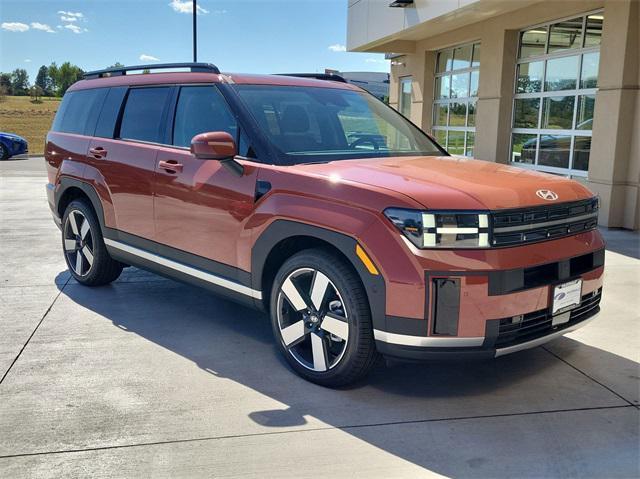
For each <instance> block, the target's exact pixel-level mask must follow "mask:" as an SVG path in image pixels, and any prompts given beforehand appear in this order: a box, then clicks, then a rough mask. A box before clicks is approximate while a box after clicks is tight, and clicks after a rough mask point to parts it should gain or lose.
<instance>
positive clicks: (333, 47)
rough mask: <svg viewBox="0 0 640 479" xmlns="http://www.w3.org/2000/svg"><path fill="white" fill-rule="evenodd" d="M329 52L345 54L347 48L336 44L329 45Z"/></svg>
mask: <svg viewBox="0 0 640 479" xmlns="http://www.w3.org/2000/svg"><path fill="white" fill-rule="evenodd" d="M329 50H331V51H332V52H346V51H347V47H345V46H344V45H340V44H339V43H336V44H334V45H329Z"/></svg>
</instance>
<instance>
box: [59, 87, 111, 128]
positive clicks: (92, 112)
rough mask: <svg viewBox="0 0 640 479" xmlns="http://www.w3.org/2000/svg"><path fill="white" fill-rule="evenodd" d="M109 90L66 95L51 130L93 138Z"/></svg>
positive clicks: (75, 92) (77, 92)
mask: <svg viewBox="0 0 640 479" xmlns="http://www.w3.org/2000/svg"><path fill="white" fill-rule="evenodd" d="M107 90H108V89H107V88H95V89H92V90H79V91H72V92H68V93H66V94H65V96H64V98H63V99H62V103H61V104H60V108H58V112H57V113H56V117H55V119H54V121H53V125H52V127H51V129H52V130H53V131H59V132H62V133H75V134H78V135H88V136H93V133H94V131H95V128H96V123H97V121H98V115H99V114H100V110H101V109H102V104H103V103H104V99H105V97H106V96H107Z"/></svg>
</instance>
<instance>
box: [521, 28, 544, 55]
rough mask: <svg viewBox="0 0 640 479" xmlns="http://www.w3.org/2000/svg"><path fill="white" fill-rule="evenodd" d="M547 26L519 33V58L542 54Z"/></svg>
mask: <svg viewBox="0 0 640 479" xmlns="http://www.w3.org/2000/svg"><path fill="white" fill-rule="evenodd" d="M546 42H547V27H537V28H533V29H531V30H527V31H525V32H522V33H520V55H519V56H520V58H529V57H533V56H536V55H544V48H545V43H546Z"/></svg>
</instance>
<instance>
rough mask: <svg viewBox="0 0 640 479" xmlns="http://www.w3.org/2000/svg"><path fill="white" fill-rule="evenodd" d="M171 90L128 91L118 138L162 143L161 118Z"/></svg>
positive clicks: (165, 88) (166, 88)
mask: <svg viewBox="0 0 640 479" xmlns="http://www.w3.org/2000/svg"><path fill="white" fill-rule="evenodd" d="M170 91H171V88H169V87H159V88H134V89H131V90H129V95H128V96H127V103H126V105H125V107H124V113H123V115H122V123H121V124H120V138H124V139H128V140H140V141H149V142H153V143H162V140H163V136H164V135H163V132H162V116H163V113H164V110H165V106H166V104H167V100H168V98H169V93H170Z"/></svg>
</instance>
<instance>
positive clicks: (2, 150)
mask: <svg viewBox="0 0 640 479" xmlns="http://www.w3.org/2000/svg"><path fill="white" fill-rule="evenodd" d="M7 158H9V150H8V149H7V147H6V146H4V145H3V144H2V143H0V160H6V159H7Z"/></svg>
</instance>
